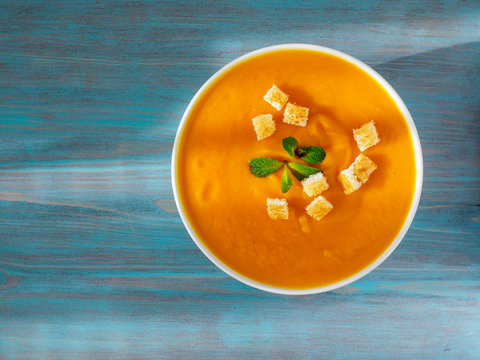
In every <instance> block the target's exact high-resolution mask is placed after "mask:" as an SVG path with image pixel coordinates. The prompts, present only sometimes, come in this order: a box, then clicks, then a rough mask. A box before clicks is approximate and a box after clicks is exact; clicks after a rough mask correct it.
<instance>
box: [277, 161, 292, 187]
mask: <svg viewBox="0 0 480 360" xmlns="http://www.w3.org/2000/svg"><path fill="white" fill-rule="evenodd" d="M292 185H293V180H292V178H291V177H290V174H289V173H288V169H287V165H285V166H284V168H283V175H282V182H281V183H280V189H281V190H282V193H284V194H285V193H286V192H287V191H288V190H290V188H291V187H292Z"/></svg>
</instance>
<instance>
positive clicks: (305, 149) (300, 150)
mask: <svg viewBox="0 0 480 360" xmlns="http://www.w3.org/2000/svg"><path fill="white" fill-rule="evenodd" d="M307 154H308V147H306V146H301V147H299V148H298V149H297V150H295V155H297V156H298V157H299V158H301V157H302V156H305V155H307Z"/></svg>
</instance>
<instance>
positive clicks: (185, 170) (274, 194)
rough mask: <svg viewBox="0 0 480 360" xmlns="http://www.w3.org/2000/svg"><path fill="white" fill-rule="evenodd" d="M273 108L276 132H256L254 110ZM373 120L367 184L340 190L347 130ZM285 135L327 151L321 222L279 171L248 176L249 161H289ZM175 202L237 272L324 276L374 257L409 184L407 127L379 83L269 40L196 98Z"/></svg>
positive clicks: (395, 224)
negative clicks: (278, 211) (290, 118)
mask: <svg viewBox="0 0 480 360" xmlns="http://www.w3.org/2000/svg"><path fill="white" fill-rule="evenodd" d="M272 84H275V85H277V86H278V87H279V88H280V89H281V90H283V91H284V92H285V93H287V94H288V95H289V96H290V97H289V101H291V102H292V103H295V104H297V105H302V106H305V107H308V108H309V109H310V114H309V120H308V123H307V126H306V127H300V126H295V125H289V124H286V123H284V122H283V111H284V109H285V107H284V108H283V109H282V110H280V111H277V110H276V109H274V108H273V107H272V106H271V105H270V104H268V103H267V102H266V101H265V100H264V99H263V96H264V95H265V93H266V92H267V90H268V89H270V87H271V86H272ZM260 114H272V115H273V119H274V120H275V123H276V131H275V133H274V134H273V135H272V136H270V137H268V138H266V139H263V140H260V141H258V140H257V137H256V134H255V131H254V128H253V125H252V120H251V119H252V118H254V117H255V116H257V115H260ZM370 120H374V121H375V125H376V128H377V131H378V134H379V137H380V142H379V143H378V144H377V145H375V146H373V147H371V148H369V149H367V150H365V151H364V154H365V155H367V156H368V157H369V158H371V159H372V160H373V161H374V162H375V163H376V164H377V166H378V169H377V170H376V171H374V172H373V173H372V175H371V176H370V179H369V181H368V182H367V183H365V184H363V185H362V187H361V188H360V189H359V190H357V191H356V192H354V193H352V194H350V195H345V194H344V192H343V189H342V186H341V184H340V183H339V181H338V180H337V175H338V173H339V172H340V171H341V170H343V169H346V168H347V167H348V166H349V165H350V164H351V163H352V162H353V161H354V160H355V158H356V157H357V155H359V154H360V150H359V149H358V146H357V144H356V142H355V140H354V138H353V134H352V129H356V128H358V127H360V126H361V125H362V124H364V123H366V122H369V121H370ZM288 136H293V137H295V138H297V139H298V141H299V144H300V145H306V146H311V145H315V146H320V147H322V148H323V149H325V152H326V157H325V160H324V161H323V162H322V163H321V164H319V165H314V166H315V167H318V168H320V169H322V170H323V173H324V175H325V176H326V178H327V181H328V183H329V185H330V187H329V188H328V189H327V190H326V191H325V192H323V193H322V196H324V197H325V198H326V199H327V200H328V201H329V202H330V203H332V205H333V210H332V211H331V212H330V213H329V214H328V215H326V216H325V217H324V218H323V219H321V220H320V221H316V220H314V219H313V218H311V217H310V216H309V215H307V213H306V211H305V207H306V206H307V205H308V204H309V203H310V202H311V201H312V200H313V198H310V197H308V196H307V195H306V194H305V193H304V192H303V188H302V185H301V184H300V182H299V181H298V180H297V179H295V178H293V177H292V178H293V181H294V184H293V186H292V187H291V189H290V191H288V193H286V194H282V192H281V191H280V179H281V176H282V170H280V171H277V172H276V173H274V174H272V175H269V176H268V177H265V178H258V177H255V176H254V175H253V174H252V173H251V171H250V168H249V160H250V159H251V158H255V157H262V156H266V157H272V158H274V159H277V160H280V161H283V160H288V161H297V162H302V161H300V160H298V159H297V160H294V159H292V158H290V157H289V156H288V154H287V153H286V152H285V151H284V150H283V148H282V139H283V138H285V137H288ZM178 150H179V151H178V157H177V159H176V162H177V163H176V164H177V174H176V176H177V179H178V193H179V197H180V202H181V204H182V207H183V209H184V212H185V215H186V217H187V219H188V221H189V223H190V224H191V226H192V228H193V230H194V232H195V234H196V235H197V237H198V238H199V239H200V241H201V242H202V243H203V244H204V245H205V246H206V247H207V248H208V249H209V251H210V252H211V253H212V254H213V255H214V256H215V257H217V258H218V259H219V260H220V261H221V262H223V263H224V264H225V265H227V266H228V267H229V268H231V269H232V270H234V271H236V272H237V273H239V274H241V275H243V276H245V277H247V278H250V279H252V280H254V281H257V282H260V283H263V284H266V285H270V286H275V287H280V288H288V289H307V288H314V287H320V286H325V285H329V284H332V283H335V282H338V281H341V280H343V279H346V278H349V277H350V276H352V275H354V274H355V273H358V272H359V271H361V270H362V269H364V268H366V267H367V266H368V265H370V264H371V263H372V262H374V261H375V260H376V259H377V258H378V257H379V256H380V255H381V254H382V253H383V252H384V251H385V250H386V249H387V248H388V247H389V245H390V244H391V243H392V242H393V240H394V239H395V238H396V236H397V235H398V233H399V232H400V230H401V228H402V226H403V224H404V223H405V221H406V217H407V215H408V212H409V210H410V206H411V204H412V200H413V194H414V190H415V176H416V173H415V159H414V148H413V143H412V138H411V134H410V131H409V128H408V125H407V123H406V120H405V118H404V117H403V115H402V113H401V111H400V110H399V108H398V107H397V105H396V104H395V102H394V101H393V99H392V98H391V97H390V95H389V94H388V93H387V92H386V91H385V90H384V89H383V87H382V86H381V85H380V84H379V83H378V82H377V81H376V80H375V79H373V78H372V77H371V76H370V75H369V74H367V73H366V72H365V71H363V70H362V69H360V68H358V67H357V66H355V65H353V64H351V63H349V62H347V61H345V60H343V59H341V58H339V57H336V56H334V55H330V54H325V53H322V52H317V51H312V50H278V51H273V52H269V53H264V54H260V55H257V56H255V57H252V58H249V59H247V60H244V61H243V62H240V63H239V64H237V65H235V66H233V67H232V68H230V69H229V70H228V71H227V72H225V73H224V74H223V75H221V76H220V77H219V78H217V79H216V80H215V81H214V82H213V83H212V84H211V85H210V86H209V87H208V88H207V89H206V90H205V91H204V93H203V94H202V96H201V97H200V98H199V99H198V101H197V102H196V104H195V105H194V107H193V108H192V111H191V112H190V115H189V117H188V119H187V122H186V123H185V126H184V128H183V131H182V134H181V137H180V143H179V148H178ZM267 198H286V199H287V201H288V204H289V212H290V214H289V218H288V220H271V219H270V218H269V216H268V214H267V207H266V199H267Z"/></svg>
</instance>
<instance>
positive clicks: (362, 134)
mask: <svg viewBox="0 0 480 360" xmlns="http://www.w3.org/2000/svg"><path fill="white" fill-rule="evenodd" d="M353 137H354V138H355V141H356V142H357V145H358V148H359V149H360V151H365V150H366V149H368V148H369V147H372V146H373V145H375V144H377V143H378V142H379V141H380V139H379V137H378V134H377V129H376V128H375V124H374V122H373V120H372V121H370V122H368V123H366V124H363V125H362V126H361V127H360V128H358V129H354V130H353Z"/></svg>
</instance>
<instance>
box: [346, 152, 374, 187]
mask: <svg viewBox="0 0 480 360" xmlns="http://www.w3.org/2000/svg"><path fill="white" fill-rule="evenodd" d="M376 168H377V165H376V164H375V163H374V162H373V161H372V160H371V159H370V158H369V157H368V156H365V155H363V154H360V155H358V156H357V158H356V159H355V161H354V162H353V164H352V165H350V167H349V169H350V170H351V171H352V172H353V174H354V175H355V176H356V178H357V179H358V180H359V181H360V182H361V183H362V184H365V183H366V182H367V181H368V178H369V177H370V174H371V173H372V172H374V171H375V169H376Z"/></svg>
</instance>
